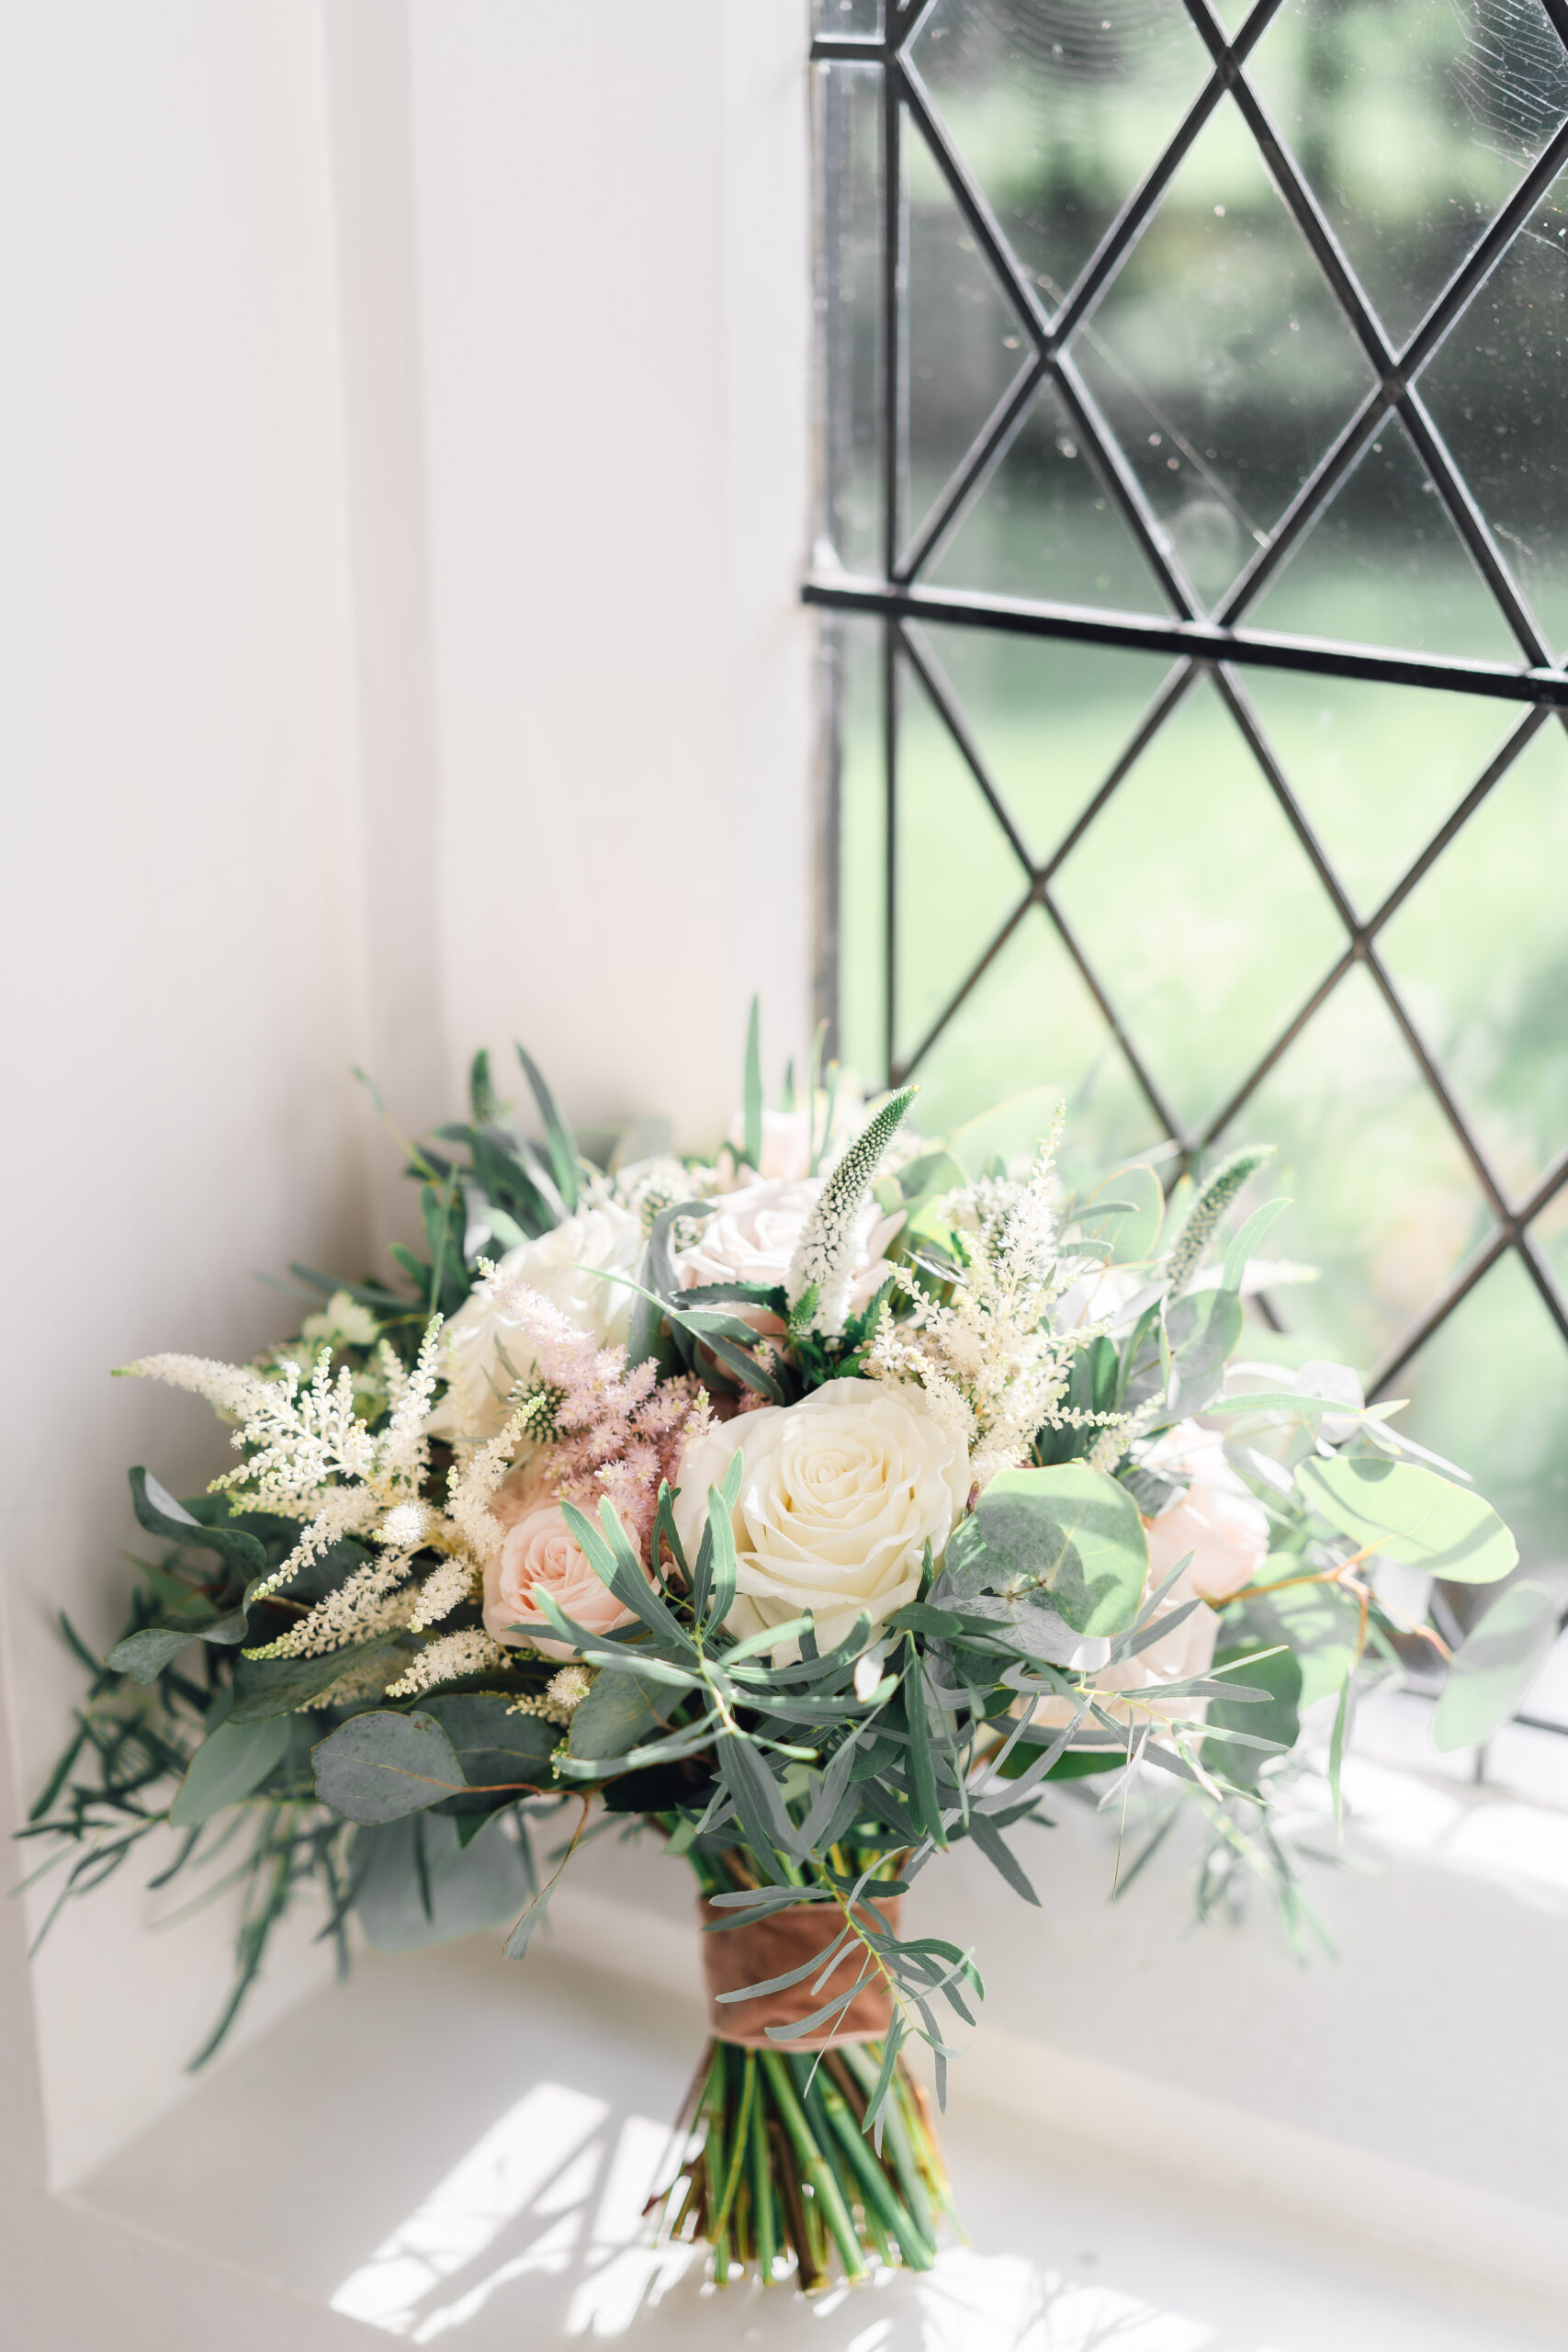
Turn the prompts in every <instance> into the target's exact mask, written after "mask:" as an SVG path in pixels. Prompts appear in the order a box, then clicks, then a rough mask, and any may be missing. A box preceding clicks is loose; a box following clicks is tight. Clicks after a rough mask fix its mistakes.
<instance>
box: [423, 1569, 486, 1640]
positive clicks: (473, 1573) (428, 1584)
mask: <svg viewBox="0 0 1568 2352" xmlns="http://www.w3.org/2000/svg"><path fill="white" fill-rule="evenodd" d="M478 1581H479V1570H478V1568H477V1567H476V1566H475V1564H474V1562H473V1561H472V1560H466V1559H464V1558H463V1557H462V1555H460V1554H459V1555H457V1556H456V1557H454V1558H452V1559H450V1560H443V1561H442V1563H441V1566H439V1567H438V1568H434V1569H433V1570H432V1571H431V1573H430V1575H429V1576H427V1577H425V1579H424V1582H423V1584H422V1585H421V1586H420V1589H419V1601H418V1605H417V1607H416V1608H415V1610H414V1612H413V1615H412V1617H411V1618H410V1619H409V1621H408V1622H409V1630H410V1632H411V1633H414V1634H423V1631H424V1629H425V1627H426V1626H427V1625H436V1624H439V1623H440V1622H441V1620H442V1618H443V1617H450V1615H451V1614H452V1611H453V1610H454V1609H460V1608H461V1607H462V1605H463V1603H464V1601H465V1600H472V1599H473V1598H474V1593H475V1589H476V1587H477V1585H478Z"/></svg>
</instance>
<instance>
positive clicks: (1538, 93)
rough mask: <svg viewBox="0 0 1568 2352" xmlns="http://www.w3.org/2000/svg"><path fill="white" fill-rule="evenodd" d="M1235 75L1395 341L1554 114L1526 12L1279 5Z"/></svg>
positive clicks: (1549, 61) (1557, 112) (1547, 74)
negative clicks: (1252, 94)
mask: <svg viewBox="0 0 1568 2352" xmlns="http://www.w3.org/2000/svg"><path fill="white" fill-rule="evenodd" d="M1247 78H1248V80H1249V81H1250V82H1251V83H1252V85H1253V87H1254V88H1255V89H1256V91H1257V92H1258V96H1259V97H1260V98H1261V99H1262V100H1263V103H1264V104H1265V106H1266V107H1268V108H1269V112H1270V114H1271V115H1272V116H1273V119H1274V121H1275V124H1276V126H1277V128H1278V129H1279V130H1280V131H1282V132H1283V134H1284V137H1285V141H1286V143H1287V144H1288V146H1289V147H1290V148H1291V150H1292V153H1293V154H1294V156H1295V159H1296V162H1297V163H1298V164H1299V165H1300V167H1301V169H1302V172H1303V175H1304V176H1305V177H1306V179H1307V180H1308V182H1309V183H1310V185H1311V187H1312V188H1313V191H1314V194H1315V195H1316V197H1317V198H1318V201H1319V202H1320V204H1321V205H1322V207H1323V209H1324V211H1325V214H1326V216H1327V219H1328V222H1329V225H1330V227H1331V228H1332V229H1333V231H1334V233H1335V235H1336V237H1337V239H1338V241H1339V243H1340V244H1341V245H1342V246H1343V247H1344V249H1345V252H1346V254H1348V257H1349V260H1350V264H1351V266H1352V267H1353V268H1354V270H1355V272H1356V274H1357V276H1358V277H1359V279H1360V281H1361V284H1362V285H1363V286H1364V287H1365V288H1366V290H1367V292H1368V294H1369V295H1370V296H1371V301H1372V305H1373V307H1374V309H1375V310H1376V311H1377V312H1378V314H1379V316H1380V318H1381V319H1382V322H1383V325H1384V326H1385V327H1386V328H1387V330H1388V332H1389V334H1390V336H1391V337H1392V338H1393V341H1394V343H1395V344H1396V345H1398V344H1403V343H1404V342H1405V341H1407V340H1408V338H1409V336H1410V335H1411V334H1413V333H1414V331H1415V329H1416V326H1417V325H1418V324H1419V322H1420V320H1421V318H1422V316H1423V314H1424V313H1425V312H1426V311H1427V309H1428V308H1429V307H1430V305H1431V303H1432V301H1433V300H1434V299H1435V297H1436V296H1437V294H1438V292H1439V290H1440V289H1441V288H1442V287H1443V286H1444V285H1445V284H1446V283H1447V281H1448V279H1449V278H1450V277H1451V276H1452V274H1453V272H1454V270H1455V269H1457V268H1458V266H1459V265H1460V263H1461V261H1462V260H1463V259H1464V257H1465V255H1466V254H1468V253H1470V252H1471V251H1472V249H1473V247H1474V246H1475V244H1476V243H1477V241H1478V240H1479V238H1480V236H1481V234H1482V232H1483V229H1484V228H1485V226H1486V224H1487V222H1488V221H1489V220H1491V219H1492V217H1493V215H1494V214H1495V212H1496V210H1497V209H1498V207H1499V206H1500V205H1501V204H1502V203H1503V201H1504V199H1505V198H1506V197H1507V196H1508V195H1509V194H1510V193H1511V192H1512V190H1513V189H1514V188H1515V187H1517V184H1518V181H1519V179H1520V177H1521V175H1523V173H1524V171H1525V170H1526V168H1527V166H1528V165H1529V164H1531V163H1533V162H1534V160H1535V158H1536V156H1537V155H1539V154H1540V151H1541V149H1542V147H1543V146H1544V145H1545V144H1546V141H1547V140H1548V139H1549V138H1550V137H1551V133H1552V132H1553V130H1556V128H1557V126H1558V124H1559V123H1560V122H1562V119H1563V118H1564V117H1565V116H1568V54H1565V53H1564V51H1563V47H1562V42H1561V41H1560V40H1559V39H1558V37H1557V35H1556V33H1555V32H1554V31H1553V30H1552V28H1551V19H1550V17H1548V15H1547V13H1546V10H1545V9H1544V8H1543V7H1541V6H1540V0H1455V5H1453V6H1443V7H1434V6H1433V5H1432V0H1360V5H1359V6H1355V7H1352V8H1346V7H1343V6H1337V5H1336V0H1292V5H1291V6H1288V7H1286V8H1285V9H1283V10H1282V11H1281V12H1280V16H1279V17H1278V18H1277V19H1276V20H1275V22H1274V23H1273V24H1272V25H1271V26H1270V27H1269V30H1268V32H1266V33H1265V34H1264V36H1263V39H1262V40H1260V41H1259V43H1258V48H1257V50H1256V51H1255V52H1254V54H1253V57H1252V59H1251V61H1250V62H1249V64H1248V67H1247Z"/></svg>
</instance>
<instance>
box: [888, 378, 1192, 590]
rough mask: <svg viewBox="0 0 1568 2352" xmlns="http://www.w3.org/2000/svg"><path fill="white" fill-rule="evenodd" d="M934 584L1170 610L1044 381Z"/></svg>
mask: <svg viewBox="0 0 1568 2352" xmlns="http://www.w3.org/2000/svg"><path fill="white" fill-rule="evenodd" d="M925 577H926V578H927V580H928V581H929V582H931V585H932V586H933V587H941V588H984V589H989V590H990V591H992V592H993V593H994V594H998V595H1005V596H1031V597H1037V598H1039V599H1040V600H1041V601H1042V602H1043V603H1047V604H1066V605H1108V606H1110V607H1111V609H1113V610H1115V611H1118V612H1141V613H1160V614H1165V613H1168V611H1169V609H1170V606H1169V602H1168V598H1167V597H1166V595H1165V593H1164V591H1163V590H1162V589H1161V587H1160V586H1159V583H1158V582H1157V581H1156V578H1155V575H1154V572H1153V571H1151V569H1150V568H1149V564H1148V562H1147V560H1146V559H1145V555H1144V552H1143V549H1142V548H1140V547H1139V545H1138V542H1137V540H1136V539H1135V538H1134V536H1133V531H1132V527H1131V526H1130V525H1129V524H1128V522H1127V521H1126V518H1125V516H1124V515H1123V514H1122V509H1121V507H1120V505H1119V504H1118V503H1117V502H1116V500H1115V499H1114V498H1113V497H1112V496H1111V492H1110V491H1109V490H1108V489H1107V487H1106V485H1105V483H1104V482H1103V481H1101V480H1100V476H1099V474H1098V473H1096V471H1095V470H1094V468H1093V467H1092V466H1091V465H1090V463H1089V458H1087V456H1086V455H1085V453H1084V449H1083V447H1082V435H1080V434H1079V432H1078V430H1077V426H1076V425H1075V424H1073V422H1072V419H1071V417H1070V416H1069V415H1068V413H1067V411H1066V407H1065V406H1064V405H1063V401H1062V396H1061V394H1060V393H1059V392H1058V391H1057V390H1056V388H1055V384H1053V383H1050V382H1049V381H1047V382H1044V383H1043V384H1042V385H1041V386H1040V389H1039V390H1038V391H1036V392H1035V393H1034V394H1033V395H1032V398H1031V401H1030V403H1029V406H1028V407H1027V408H1026V409H1025V411H1024V413H1023V416H1022V419H1021V423H1020V424H1019V426H1018V429H1017V430H1016V431H1015V433H1014V434H1013V436H1012V438H1011V440H1010V442H1009V444H1008V446H1007V448H1006V450H1005V452H1004V454H1003V456H1002V458H1001V459H1000V462H999V463H998V465H997V466H996V468H995V469H994V470H993V471H992V473H991V474H990V476H989V478H988V479H987V482H986V485H985V488H984V489H983V490H982V491H981V492H980V494H979V496H978V497H977V498H976V500H975V502H974V503H973V504H972V505H971V507H970V508H969V510H968V512H967V514H966V515H964V518H963V520H962V521H961V522H960V523H959V525H958V526H957V528H956V530H954V531H953V533H952V534H951V535H950V537H948V539H947V540H946V541H945V543H944V544H943V546H942V548H941V549H940V551H939V552H938V554H937V555H936V557H935V559H934V560H932V561H931V562H930V563H928V564H927V566H926V567H925Z"/></svg>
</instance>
